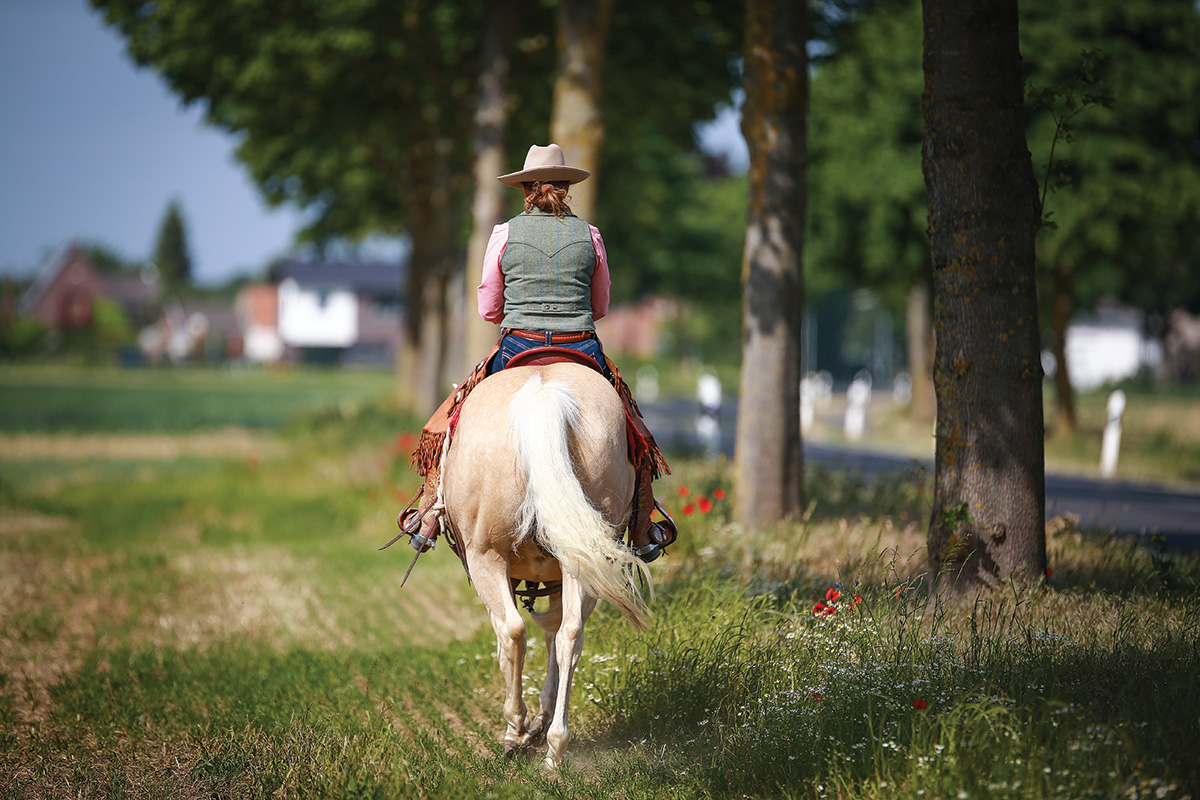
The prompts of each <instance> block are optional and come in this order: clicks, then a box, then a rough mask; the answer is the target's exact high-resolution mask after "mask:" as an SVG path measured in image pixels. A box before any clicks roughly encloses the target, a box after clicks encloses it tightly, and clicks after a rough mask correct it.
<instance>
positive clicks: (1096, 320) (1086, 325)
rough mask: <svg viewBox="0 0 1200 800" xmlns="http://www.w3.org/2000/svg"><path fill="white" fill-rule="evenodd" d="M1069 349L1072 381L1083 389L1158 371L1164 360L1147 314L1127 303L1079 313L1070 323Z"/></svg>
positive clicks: (1076, 386)
mask: <svg viewBox="0 0 1200 800" xmlns="http://www.w3.org/2000/svg"><path fill="white" fill-rule="evenodd" d="M1065 350H1066V355H1067V368H1068V374H1069V375H1070V376H1071V384H1072V385H1073V386H1074V387H1075V388H1076V389H1079V390H1081V391H1089V390H1092V389H1098V388H1100V387H1101V386H1104V385H1105V384H1112V383H1118V382H1120V381H1123V380H1125V379H1126V378H1132V377H1134V376H1136V375H1137V374H1138V373H1139V372H1142V371H1148V372H1153V371H1156V370H1157V369H1158V368H1159V365H1160V364H1161V363H1162V344H1161V343H1160V342H1159V341H1158V340H1157V339H1155V338H1153V337H1150V336H1147V335H1146V324H1145V314H1143V313H1142V312H1141V311H1139V310H1137V309H1135V308H1128V307H1124V306H1116V305H1101V306H1100V307H1098V308H1097V309H1096V311H1095V312H1094V313H1091V314H1079V315H1077V316H1076V317H1075V318H1074V319H1072V320H1071V324H1070V325H1068V326H1067V340H1066V348H1065ZM1046 355H1048V354H1046ZM1043 360H1044V361H1047V359H1046V357H1045V355H1044V356H1043ZM1048 362H1053V358H1050V359H1048ZM1046 371H1047V372H1051V371H1052V370H1051V369H1049V368H1048V369H1047V370H1046Z"/></svg>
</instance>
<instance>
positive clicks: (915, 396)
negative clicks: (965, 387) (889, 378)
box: [904, 281, 937, 422]
mask: <svg viewBox="0 0 1200 800" xmlns="http://www.w3.org/2000/svg"><path fill="white" fill-rule="evenodd" d="M904 329H905V334H906V338H907V339H908V374H909V376H910V377H911V378H912V400H911V401H910V403H909V412H910V413H911V414H912V416H913V417H914V418H916V419H919V420H922V421H924V422H933V420H934V417H935V416H936V415H937V400H936V398H935V396H934V393H933V348H934V341H933V319H932V317H930V315H929V286H927V285H926V284H925V283H924V282H923V281H916V282H914V283H913V285H912V287H911V288H910V289H909V290H908V313H907V314H905V316H904Z"/></svg>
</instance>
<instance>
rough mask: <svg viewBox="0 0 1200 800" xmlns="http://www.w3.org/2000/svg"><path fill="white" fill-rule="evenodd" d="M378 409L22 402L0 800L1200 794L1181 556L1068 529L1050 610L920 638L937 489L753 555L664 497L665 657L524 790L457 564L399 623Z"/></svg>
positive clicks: (907, 485) (585, 705) (616, 683)
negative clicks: (928, 525) (553, 768)
mask: <svg viewBox="0 0 1200 800" xmlns="http://www.w3.org/2000/svg"><path fill="white" fill-rule="evenodd" d="M126 375H128V380H126ZM47 376H51V377H53V381H51V380H50V379H49V378H48V377H47ZM17 385H24V386H25V387H26V388H25V389H23V390H22V391H24V392H25V394H24V395H23V399H22V400H20V401H19V402H18V401H16V400H13V399H12V396H10V395H9V390H10V388H12V387H13V386H17ZM101 385H102V387H103V388H102V392H101V393H100V394H99V395H94V394H92V395H90V394H87V393H86V392H85V391H83V390H84V389H85V388H86V387H93V388H95V387H97V386H101ZM31 387H32V388H31ZM389 387H390V376H387V375H383V374H372V373H343V372H300V373H294V374H293V373H285V374H278V375H277V374H273V373H224V372H197V373H189V372H186V371H180V372H155V371H146V372H134V373H128V374H127V373H120V372H108V371H101V372H98V373H93V372H90V371H73V370H49V371H45V372H40V371H37V370H34V371H32V372H30V371H24V370H20V371H12V370H9V369H7V368H0V420H2V421H0V431H2V432H0V798H41V797H54V798H60V797H62V798H73V797H79V798H160V797H167V798H210V797H218V798H251V797H322V798H324V797H329V798H397V797H428V798H458V797H462V798H468V797H470V798H474V797H499V798H510V797H511V798H518V797H519V798H539V797H543V798H551V797H553V798H576V797H583V798H605V799H606V800H607V799H608V798H614V797H619V798H643V797H644V798H652V797H672V798H704V797H718V798H740V797H756V798H757V797H780V798H793V797H797V798H798V797H846V798H850V797H854V798H857V797H872V798H874V797H881V798H883V797H887V798H891V797H904V798H919V797H921V798H941V797H955V798H962V797H984V796H986V797H1013V798H1018V797H1020V798H1024V797H1064V798H1076V797H1144V798H1181V797H1189V796H1190V797H1196V796H1198V794H1200V756H1197V754H1196V746H1195V743H1196V742H1197V741H1200V699H1198V697H1197V692H1196V687H1197V686H1200V563H1198V562H1197V560H1196V558H1195V557H1194V556H1189V555H1187V554H1177V553H1167V552H1164V551H1161V550H1158V549H1155V548H1153V547H1151V548H1149V549H1138V548H1135V547H1134V546H1132V545H1130V544H1128V543H1125V542H1121V541H1116V540H1112V539H1110V538H1108V537H1107V536H1106V535H1105V534H1104V532H1102V531H1100V532H1093V531H1078V530H1075V529H1074V528H1072V527H1071V525H1070V524H1069V522H1067V521H1064V520H1056V521H1054V522H1052V524H1051V525H1050V526H1049V527H1048V536H1049V546H1050V550H1051V567H1052V572H1051V574H1050V575H1049V576H1048V578H1047V580H1046V581H1045V583H1038V584H1036V585H1024V586H1019V585H1013V586H1007V587H1004V588H1003V589H1002V590H1001V591H998V592H997V593H996V594H994V595H993V596H991V597H988V598H984V599H981V600H979V601H977V602H973V603H969V604H965V605H940V604H939V605H932V606H931V605H930V604H928V602H927V597H926V595H925V592H924V586H925V580H924V576H925V569H926V567H925V562H924V554H923V540H922V537H923V531H922V525H923V523H924V520H925V516H926V515H927V513H928V507H927V499H926V498H925V497H924V496H923V489H922V477H921V476H919V475H908V474H896V475H893V476H887V477H884V478H881V479H879V480H878V481H875V482H872V483H869V484H864V483H861V482H860V481H858V480H856V479H855V478H854V477H853V476H846V475H840V474H830V473H822V472H819V471H813V472H811V474H810V475H809V486H808V489H809V497H810V498H811V501H812V505H811V507H810V510H809V512H808V514H807V515H806V517H805V518H804V519H803V520H801V521H797V522H796V523H794V524H789V525H782V526H779V527H778V528H776V529H772V530H765V531H742V530H739V529H738V528H736V527H735V526H733V525H731V524H730V523H729V504H730V498H729V496H728V493H729V491H730V490H731V489H730V485H729V479H728V471H729V465H727V464H725V463H724V462H721V461H716V462H701V461H683V460H676V461H673V467H674V468H675V475H673V476H672V477H671V478H669V479H667V480H664V481H663V482H662V483H661V484H660V485H659V487H658V493H659V495H660V496H662V497H663V498H665V499H666V501H667V505H668V507H669V508H671V510H672V511H674V512H676V518H677V520H678V521H679V522H680V524H681V539H680V542H679V544H678V546H677V547H676V548H674V549H673V550H672V552H671V553H670V554H669V556H668V557H666V558H664V559H661V560H660V561H658V562H656V563H655V564H654V565H653V566H652V570H653V572H654V574H655V576H656V579H657V595H656V599H655V600H654V602H653V608H654V611H655V616H654V619H653V621H652V625H651V629H650V630H649V631H647V632H644V633H636V632H634V631H633V630H632V629H631V628H630V627H629V626H628V625H627V624H626V623H624V622H623V621H622V620H621V619H620V618H619V617H618V616H617V615H616V614H615V613H614V612H613V611H612V610H611V609H610V608H608V607H604V606H602V607H601V608H600V609H598V611H597V613H596V614H595V615H594V616H593V618H592V621H591V622H590V623H589V625H588V630H587V642H586V644H585V648H584V655H583V659H582V661H581V664H580V667H579V671H578V673H577V680H576V684H575V689H574V694H573V712H574V713H573V725H572V729H573V733H574V735H575V739H574V740H573V742H572V744H571V746H570V748H569V750H568V757H569V761H568V763H567V764H566V765H565V766H564V767H563V768H562V769H561V770H560V771H559V772H558V773H556V774H545V773H543V772H542V771H541V769H540V768H539V764H538V761H537V760H536V759H535V760H533V761H530V762H528V763H527V762H525V761H523V760H522V761H506V760H505V759H504V758H503V757H502V755H501V743H500V737H501V733H502V729H503V724H502V722H501V716H500V707H501V694H502V681H501V678H500V675H499V671H498V668H497V666H496V663H495V655H494V653H495V642H494V639H493V636H492V634H491V630H490V626H489V624H488V622H487V617H486V614H485V612H484V610H483V607H482V604H481V603H480V602H479V601H478V599H477V597H476V596H475V594H474V591H473V590H472V589H471V587H470V585H469V584H468V583H467V581H466V579H465V575H464V573H463V570H462V568H461V566H460V565H459V563H458V561H457V559H455V558H454V557H453V555H452V554H451V553H449V552H448V550H446V549H444V548H439V549H438V550H436V551H435V552H433V553H431V554H428V555H426V556H422V558H421V560H420V562H419V563H418V564H417V566H416V569H415V570H414V571H413V574H412V577H411V578H410V579H409V582H408V584H407V586H405V587H403V588H401V587H400V580H401V578H402V576H403V574H404V570H405V569H407V567H408V565H409V562H410V561H411V558H412V555H413V551H411V550H410V549H408V548H407V547H404V546H403V544H398V545H397V546H396V547H394V548H392V549H389V550H386V551H383V552H379V551H378V547H379V546H381V545H382V544H383V543H384V542H386V541H387V540H388V539H390V538H391V537H392V535H393V533H394V531H395V523H394V520H395V515H396V512H397V511H398V510H399V508H400V507H401V506H402V505H403V503H404V502H405V501H406V500H407V498H408V496H409V495H410V494H411V492H412V491H413V490H414V489H415V488H416V483H417V478H416V477H415V476H414V475H412V474H411V473H410V472H409V470H408V467H407V451H408V449H409V448H410V447H411V446H412V442H413V439H412V436H411V434H412V433H413V432H414V431H415V429H416V427H417V424H418V423H417V421H415V420H412V419H406V418H404V417H403V416H401V415H398V414H396V413H394V412H393V411H391V410H389V407H388V404H387V400H386V397H387V392H388V389H389ZM83 396H87V397H89V398H97V397H99V398H100V399H91V400H89V401H88V402H78V398H80V397H83ZM71 397H75V398H76V401H72V400H71ZM214 397H215V398H219V399H217V400H214V399H213V398H214ZM148 398H158V400H151V399H148ZM167 400H169V401H170V403H171V405H172V411H171V412H170V414H169V415H167V417H169V419H170V420H172V421H168V422H163V421H162V420H163V419H164V416H163V415H161V414H160V413H159V410H158V409H156V408H155V406H156V404H157V403H159V402H166V401H167ZM193 401H194V405H193ZM25 405H30V406H32V407H33V408H32V409H25V410H22V409H23V407H24V406H25ZM99 405H103V406H104V410H103V413H102V414H101V412H100V411H99V410H98V408H97V406H99ZM38 407H41V408H43V409H52V408H54V409H59V410H58V411H56V412H55V413H56V414H57V416H54V417H53V418H52V419H53V421H46V422H41V423H37V422H30V421H28V420H30V419H33V418H34V417H36V413H37V412H36V408H38ZM64 409H65V410H64ZM72 409H74V410H72ZM22 415H24V416H22ZM73 415H75V418H74V419H73ZM100 418H103V419H106V420H108V422H105V423H99V422H95V421H87V420H96V419H100ZM17 419H22V420H27V421H24V422H20V423H17V422H16V420H17ZM43 419H47V420H49V419H51V417H49V416H46V417H43ZM405 434H409V435H407V436H406V435H405ZM925 480H926V482H927V478H926V479H925ZM685 509H690V512H691V513H685ZM829 609H833V610H832V611H830V610H829ZM526 673H527V675H528V676H530V677H531V678H532V681H531V682H530V684H529V685H527V689H526V701H527V703H529V704H530V705H531V706H532V705H534V704H535V703H536V692H537V689H538V688H539V685H540V680H541V677H542V676H544V674H545V652H544V648H543V647H542V646H541V643H540V637H538V636H534V637H533V638H532V644H531V649H530V654H529V658H528V662H527V666H526Z"/></svg>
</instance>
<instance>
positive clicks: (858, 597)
mask: <svg viewBox="0 0 1200 800" xmlns="http://www.w3.org/2000/svg"><path fill="white" fill-rule="evenodd" d="M861 602H862V595H861V594H856V595H854V605H858V604H859V603H861Z"/></svg>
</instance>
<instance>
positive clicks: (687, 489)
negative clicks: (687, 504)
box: [679, 486, 692, 497]
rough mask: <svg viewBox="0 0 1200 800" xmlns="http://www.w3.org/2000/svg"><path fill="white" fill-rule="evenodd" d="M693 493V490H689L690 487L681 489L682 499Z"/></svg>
mask: <svg viewBox="0 0 1200 800" xmlns="http://www.w3.org/2000/svg"><path fill="white" fill-rule="evenodd" d="M691 493H692V490H691V489H689V488H688V487H686V486H680V487H679V496H680V497H687V496H688V495H689V494H691Z"/></svg>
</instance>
